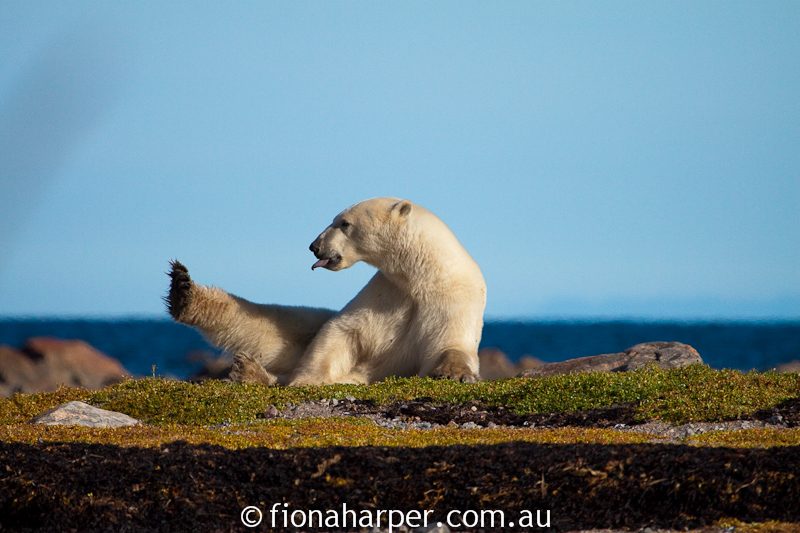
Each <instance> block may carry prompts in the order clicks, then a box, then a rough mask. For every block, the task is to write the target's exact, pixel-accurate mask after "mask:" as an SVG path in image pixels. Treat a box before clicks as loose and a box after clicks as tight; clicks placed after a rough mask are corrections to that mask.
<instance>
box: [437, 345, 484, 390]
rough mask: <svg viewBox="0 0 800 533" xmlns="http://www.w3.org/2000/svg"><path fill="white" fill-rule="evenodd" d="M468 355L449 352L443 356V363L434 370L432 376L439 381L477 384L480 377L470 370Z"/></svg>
mask: <svg viewBox="0 0 800 533" xmlns="http://www.w3.org/2000/svg"><path fill="white" fill-rule="evenodd" d="M465 357H466V355H464V354H462V353H461V352H456V351H454V350H448V351H447V352H445V353H444V354H443V355H442V361H441V362H440V363H439V364H438V365H437V366H436V368H434V369H433V370H432V371H431V373H430V376H431V377H432V378H438V379H452V380H454V381H460V382H462V383H475V382H476V381H478V376H477V375H476V374H475V373H474V372H473V371H472V370H471V369H470V367H469V365H467V363H466V361H464V359H465Z"/></svg>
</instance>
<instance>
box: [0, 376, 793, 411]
mask: <svg viewBox="0 0 800 533" xmlns="http://www.w3.org/2000/svg"><path fill="white" fill-rule="evenodd" d="M348 396H351V397H354V398H356V399H361V400H371V401H374V402H375V403H377V404H387V403H390V402H393V401H397V400H411V399H414V398H421V397H427V398H431V399H432V400H433V401H435V402H441V403H459V404H460V403H465V402H470V401H479V402H481V403H483V404H485V405H488V406H503V407H505V408H507V409H510V410H512V411H514V412H517V413H552V412H574V411H582V410H586V409H598V408H604V407H611V406H615V405H634V406H635V408H636V417H637V419H639V420H641V421H646V420H663V421H666V422H671V423H675V424H682V423H687V422H701V421H708V422H712V421H721V420H732V419H736V418H739V417H742V416H745V415H748V414H751V413H753V412H754V411H757V410H759V409H766V408H770V407H773V406H775V405H777V404H779V403H780V402H782V401H785V400H787V399H790V398H797V397H800V374H797V373H775V372H765V373H760V372H748V373H743V372H739V371H734V370H713V369H711V368H708V367H706V366H703V365H693V366H689V367H686V368H682V369H676V370H660V369H657V368H648V369H643V370H639V371H635V372H621V373H595V374H572V375H562V376H550V377H545V378H535V379H529V378H515V379H505V380H497V381H485V382H480V383H473V384H467V383H457V382H453V381H443V380H433V379H430V378H394V379H387V380H385V381H382V382H380V383H376V384H373V385H330V386H321V387H296V388H295V387H266V386H261V385H250V384H240V383H229V382H223V381H211V380H210V381H206V382H203V383H188V382H183V381H174V380H168V379H160V378H145V379H131V380H127V381H124V382H122V383H119V384H117V385H115V386H112V387H108V388H106V389H103V390H100V391H86V390H82V389H61V390H59V391H57V392H52V393H44V394H18V395H15V396H13V397H11V398H7V399H0V424H14V423H21V422H27V421H28V420H30V419H31V418H32V417H33V416H36V415H38V414H40V413H42V412H43V411H45V410H47V409H49V408H52V407H55V406H56V405H59V404H61V403H63V402H66V401H69V400H82V401H86V402H87V403H90V404H92V405H96V406H98V407H102V408H104V409H110V410H113V411H119V412H122V413H125V414H128V415H130V416H133V417H134V418H138V419H140V420H142V421H143V422H145V423H147V424H154V425H163V424H181V425H214V424H221V423H226V422H230V423H241V422H250V421H254V420H257V419H258V417H259V416H260V415H261V414H262V413H264V411H265V410H266V409H267V408H268V407H269V406H271V405H274V406H276V407H278V408H280V407H284V406H286V405H287V404H290V403H295V404H296V403H300V402H303V401H308V400H319V399H325V398H340V399H341V398H345V397H348Z"/></svg>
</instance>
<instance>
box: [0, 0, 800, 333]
mask: <svg viewBox="0 0 800 533" xmlns="http://www.w3.org/2000/svg"><path fill="white" fill-rule="evenodd" d="M799 27H800V3H798V2H793V1H789V2H711V1H706V2H697V1H690V2H501V3H498V2H402V3H391V4H390V3H383V2H285V3H278V2H269V3H267V2H236V3H220V2H217V3H211V2H191V3H180V2H115V3H111V2H96V3H95V2H30V1H5V2H3V6H2V8H0V224H1V226H0V229H1V231H0V316H19V315H50V316H52V315H71V316H84V315H86V316H106V315H148V316H166V315H165V313H164V311H163V306H162V304H161V301H160V296H161V295H162V294H164V292H165V289H166V282H167V278H166V277H165V275H164V271H165V270H166V268H167V261H168V260H169V259H170V258H173V257H177V258H179V259H180V260H181V261H183V262H184V263H185V264H186V265H187V266H188V267H189V268H190V271H191V272H192V274H193V275H194V277H195V278H196V279H197V280H199V281H201V282H206V283H210V284H214V285H218V286H221V287H224V288H226V289H228V290H230V291H232V292H234V293H237V294H239V295H241V296H244V297H246V298H249V299H252V300H255V301H260V302H276V303H286V304H295V305H298V304H303V305H317V306H326V307H340V306H342V305H343V304H344V303H346V301H347V300H348V299H349V298H350V297H352V296H353V295H354V294H355V293H356V292H357V290H358V289H359V288H360V287H361V286H363V284H365V283H366V281H367V280H368V278H369V277H370V276H371V275H372V269H371V267H368V266H366V265H358V266H356V267H354V268H352V269H350V270H347V271H343V272H339V273H332V272H328V271H315V272H312V271H311V269H310V265H311V263H312V262H313V257H312V255H311V253H310V252H309V251H308V244H309V243H310V242H311V240H312V239H313V238H314V237H315V236H316V235H317V234H318V233H319V231H320V230H322V229H323V228H324V227H325V226H326V225H327V224H328V223H329V221H330V219H331V218H332V217H333V216H334V215H335V214H336V213H337V212H339V211H340V210H341V209H342V208H344V207H346V206H348V205H350V204H352V203H354V202H356V201H358V200H361V199H364V198H369V197H373V196H401V197H407V198H409V199H411V200H413V201H416V202H418V203H421V204H423V205H425V206H426V207H428V208H430V209H431V210H433V211H434V212H436V213H437V214H439V215H440V216H441V218H442V219H444V220H445V221H446V222H447V223H448V224H449V225H450V226H451V227H452V228H453V229H454V231H455V232H456V234H457V235H458V236H459V238H460V239H461V240H462V242H463V243H464V244H465V245H466V247H467V248H468V250H470V252H471V253H472V254H473V256H474V257H475V258H476V260H477V261H478V262H479V264H480V265H481V266H482V268H483V271H484V275H485V276H486V279H487V283H488V288H489V300H488V306H487V315H488V316H489V317H490V318H492V317H493V318H501V317H503V318H509V317H582V318H592V317H647V318H687V319H688V318H720V317H721V318H765V317H778V318H789V317H794V318H797V317H800V269H798V265H800V222H799V221H800V217H798V212H800V98H798V95H800V37H798V32H797V28H799Z"/></svg>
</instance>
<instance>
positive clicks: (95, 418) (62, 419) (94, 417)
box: [33, 402, 140, 428]
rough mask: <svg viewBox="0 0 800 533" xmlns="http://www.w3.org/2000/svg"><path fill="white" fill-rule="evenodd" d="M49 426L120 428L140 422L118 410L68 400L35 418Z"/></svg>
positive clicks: (35, 421) (35, 420)
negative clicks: (108, 409)
mask: <svg viewBox="0 0 800 533" xmlns="http://www.w3.org/2000/svg"><path fill="white" fill-rule="evenodd" d="M33 422H34V423H36V424H45V425H48V426H86V427H91V428H118V427H124V426H135V425H137V424H140V422H139V421H138V420H136V419H135V418H131V417H130V416H128V415H126V414H122V413H117V412H116V411H107V410H105V409H100V408H99V407H94V406H92V405H89V404H88V403H83V402H67V403H65V404H62V405H59V406H58V407H56V408H55V409H51V410H50V411H47V412H46V413H44V414H42V415H39V416H37V417H36V418H34V419H33Z"/></svg>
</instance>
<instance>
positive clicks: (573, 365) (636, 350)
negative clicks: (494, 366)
mask: <svg viewBox="0 0 800 533" xmlns="http://www.w3.org/2000/svg"><path fill="white" fill-rule="evenodd" d="M702 362H703V359H702V358H701V357H700V354H699V353H697V350H695V349H694V348H692V347H691V346H689V345H688V344H683V343H681V342H644V343H641V344H637V345H636V346H632V347H630V348H628V349H627V350H625V351H624V352H620V353H607V354H601V355H591V356H589V357H578V358H576V359H568V360H566V361H560V362H557V363H544V364H542V365H541V366H538V367H536V368H532V369H530V370H526V371H524V372H523V373H522V374H521V375H522V376H524V377H536V376H550V375H553V374H571V373H575V372H624V371H628V370H636V369H638V368H642V367H644V366H647V365H649V364H655V365H656V366H658V367H660V368H679V367H682V366H686V365H691V364H694V363H702Z"/></svg>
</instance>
